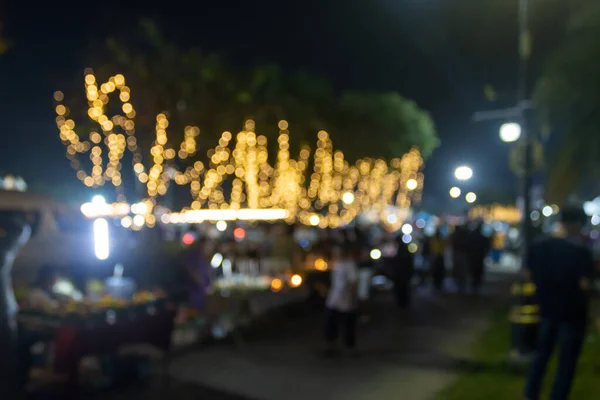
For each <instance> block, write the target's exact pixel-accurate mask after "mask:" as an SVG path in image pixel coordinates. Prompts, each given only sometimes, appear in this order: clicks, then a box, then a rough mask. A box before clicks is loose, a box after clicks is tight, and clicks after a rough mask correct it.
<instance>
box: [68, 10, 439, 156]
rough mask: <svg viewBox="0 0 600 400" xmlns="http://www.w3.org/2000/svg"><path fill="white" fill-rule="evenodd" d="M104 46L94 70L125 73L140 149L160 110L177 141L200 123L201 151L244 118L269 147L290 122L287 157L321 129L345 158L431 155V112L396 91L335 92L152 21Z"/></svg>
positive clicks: (322, 82) (315, 81) (310, 78)
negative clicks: (180, 39) (239, 62)
mask: <svg viewBox="0 0 600 400" xmlns="http://www.w3.org/2000/svg"><path fill="white" fill-rule="evenodd" d="M107 44H108V52H107V54H106V55H104V56H103V58H104V59H103V60H101V61H99V63H98V62H96V63H95V65H100V67H97V68H94V71H95V73H96V75H97V76H98V79H100V80H104V79H107V78H108V77H109V76H110V75H114V74H116V73H122V74H123V75H125V77H126V80H127V85H128V86H130V87H131V88H132V104H133V105H134V107H135V109H136V111H137V117H136V121H137V122H136V125H137V128H136V131H137V133H138V140H139V141H140V143H141V145H142V146H144V147H145V148H147V147H146V146H147V145H148V144H149V143H150V142H151V141H152V140H153V139H154V138H153V135H154V123H155V117H156V115H157V114H158V113H160V112H163V111H166V112H167V114H168V116H169V119H170V126H169V130H168V134H169V137H170V138H171V139H172V140H175V141H178V140H180V138H181V137H182V136H183V128H184V126H185V125H197V126H199V127H200V132H201V133H200V137H199V150H200V151H202V150H206V149H207V148H212V147H214V146H215V145H216V143H217V140H218V138H219V137H220V134H221V132H223V131H225V130H229V131H232V132H233V133H236V132H237V131H238V130H239V129H241V128H242V126H243V122H244V120H245V119H248V118H251V119H253V120H255V121H256V130H257V133H259V134H264V135H265V136H267V137H268V138H269V139H270V140H269V142H270V143H271V144H272V145H276V140H275V138H276V137H277V136H276V135H277V133H278V129H277V122H278V121H279V120H281V119H285V120H288V121H289V124H290V128H289V129H290V133H291V135H290V136H291V140H292V145H293V149H292V150H293V153H292V155H293V154H294V153H295V152H296V151H299V146H300V145H302V144H308V145H311V146H313V147H314V145H315V143H316V135H317V132H318V131H319V130H326V131H328V132H329V133H330V134H331V136H332V139H333V141H334V146H336V148H340V149H341V150H344V151H345V152H346V155H347V157H348V158H350V159H356V158H359V157H366V156H368V157H384V158H392V157H398V156H401V155H402V154H404V153H405V152H406V151H407V150H409V149H410V148H411V147H412V146H419V148H420V149H421V151H422V153H423V155H424V156H429V155H430V154H431V153H432V151H433V150H434V149H435V148H436V147H437V146H438V138H437V134H436V130H435V126H434V123H433V121H432V119H431V117H430V115H429V114H428V113H426V112H425V111H423V110H421V109H420V108H419V107H418V106H417V105H416V104H415V103H414V102H412V101H409V100H407V99H405V98H403V97H402V96H401V95H399V94H398V93H360V92H351V93H336V92H335V91H334V89H333V88H332V87H331V85H330V84H329V82H328V81H327V80H325V79H322V78H320V77H315V76H312V75H310V74H308V73H306V72H304V71H298V72H295V73H288V72H284V71H283V70H282V69H281V68H279V67H278V66H276V65H261V66H247V67H246V68H234V67H232V66H231V65H229V64H228V63H227V62H226V60H225V59H224V58H223V57H221V56H219V55H215V54H206V53H203V52H202V51H200V50H198V49H195V48H189V49H184V48H181V47H180V46H178V45H175V44H174V43H171V42H169V41H167V40H166V39H165V37H164V36H163V35H162V33H161V32H160V30H159V29H158V27H157V25H155V24H154V23H153V22H152V21H150V20H143V21H142V22H141V24H140V29H139V30H138V32H136V34H135V35H132V36H131V37H124V38H119V39H117V38H110V39H108V40H107ZM95 52H96V54H97V53H98V49H95ZM78 82H80V80H79V79H78Z"/></svg>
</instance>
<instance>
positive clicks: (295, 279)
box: [290, 274, 302, 287]
mask: <svg viewBox="0 0 600 400" xmlns="http://www.w3.org/2000/svg"><path fill="white" fill-rule="evenodd" d="M300 285H302V277H301V276H300V275H298V274H296V275H292V278H291V279H290V286H291V287H298V286H300Z"/></svg>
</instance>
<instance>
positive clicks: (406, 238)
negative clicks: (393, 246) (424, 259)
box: [402, 234, 412, 243]
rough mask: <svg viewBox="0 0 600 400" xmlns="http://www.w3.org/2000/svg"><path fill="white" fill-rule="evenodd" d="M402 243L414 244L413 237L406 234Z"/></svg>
mask: <svg viewBox="0 0 600 400" xmlns="http://www.w3.org/2000/svg"><path fill="white" fill-rule="evenodd" d="M402 241H403V242H404V243H410V242H412V236H410V235H407V234H405V235H404V236H402Z"/></svg>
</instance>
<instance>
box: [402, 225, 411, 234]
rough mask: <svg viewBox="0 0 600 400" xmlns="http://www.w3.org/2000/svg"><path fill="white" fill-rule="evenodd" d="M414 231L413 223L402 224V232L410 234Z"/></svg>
mask: <svg viewBox="0 0 600 400" xmlns="http://www.w3.org/2000/svg"><path fill="white" fill-rule="evenodd" d="M412 232H413V227H412V225H411V224H404V225H402V233H404V234H405V235H410V234H411V233H412Z"/></svg>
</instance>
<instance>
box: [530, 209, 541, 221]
mask: <svg viewBox="0 0 600 400" xmlns="http://www.w3.org/2000/svg"><path fill="white" fill-rule="evenodd" d="M530 217H531V219H532V220H533V221H537V220H538V219H540V213H539V211H532V212H531V214H530Z"/></svg>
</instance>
